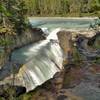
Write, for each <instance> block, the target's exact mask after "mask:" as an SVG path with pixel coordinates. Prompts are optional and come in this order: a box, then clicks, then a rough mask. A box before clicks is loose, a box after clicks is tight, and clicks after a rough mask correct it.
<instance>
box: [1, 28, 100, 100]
mask: <svg viewBox="0 0 100 100" xmlns="http://www.w3.org/2000/svg"><path fill="white" fill-rule="evenodd" d="M35 30H37V29H35ZM51 33H53V37H52V35H51V36H48V38H47V40H42V41H40V42H38V44H37V43H36V44H35V46H34V45H31V47H32V48H30V47H27V46H25V47H24V50H26V51H24V52H23V50H22V49H18V50H14V52H13V53H12V55H11V61H12V62H11V63H9V64H7V66H4V67H2V68H1V69H0V84H1V89H2V90H3V91H0V96H1V97H2V96H5V98H7V96H6V95H5V93H4V91H5V88H6V89H8V90H9V85H8V84H10V85H11V84H13V86H14V88H15V87H16V88H15V90H16V94H17V96H18V95H19V94H21V93H25V92H29V93H27V94H24V95H22V96H20V97H18V99H19V100H22V98H23V100H25V99H26V100H47V99H48V100H64V99H65V100H67V99H68V100H69V99H70V100H89V98H91V100H99V84H100V82H99V78H100V76H99V73H100V72H99V69H100V68H99V63H97V62H96V63H95V62H94V60H95V59H97V58H98V57H100V50H99V49H95V48H92V47H91V46H89V45H88V42H89V40H90V39H91V37H92V38H93V37H95V38H97V37H96V35H95V33H92V34H94V36H91V37H90V38H89V37H86V35H80V34H83V32H80V34H79V32H75V31H74V32H72V31H68V30H66V29H55V30H54V31H52V32H51ZM54 33H55V39H54ZM74 33H78V35H75V34H74ZM84 33H86V32H84ZM40 34H41V31H40ZM73 34H74V35H73ZM88 34H89V35H90V33H88ZM36 35H37V34H36ZM89 35H88V36H89ZM42 36H44V35H42ZM98 36H100V35H98ZM30 37H33V36H30ZM34 37H35V36H34ZM37 37H38V35H37ZM51 37H52V38H51ZM48 39H49V40H48ZM29 40H30V39H29ZM33 40H34V39H33ZM37 40H38V39H37ZM39 40H40V39H39ZM23 41H24V40H23ZM96 41H99V39H95V41H94V42H93V44H95V43H96V44H97V45H99V44H98V43H99V42H96ZM22 43H24V42H22ZM28 43H30V42H28ZM24 45H26V44H24ZM36 45H38V46H36ZM19 47H21V46H19ZM19 47H18V48H19ZM42 47H43V48H42ZM73 47H74V49H73ZM44 48H45V49H44ZM55 50H56V53H55V52H54V51H55ZM75 50H76V52H75ZM28 51H29V53H28ZM40 51H41V52H40ZM21 53H23V54H21ZM16 54H17V55H16ZM39 55H40V56H39ZM73 55H74V56H73ZM41 56H42V58H40V57H41ZM91 56H92V57H93V59H89V58H91ZM45 57H46V59H45V62H44V58H45ZM30 59H31V60H30ZM48 62H49V63H48ZM74 62H76V63H74ZM91 62H92V63H91ZM34 64H35V66H37V67H35V66H34ZM50 64H51V65H52V66H50ZM8 65H9V68H8ZM12 65H13V66H12ZM10 66H11V67H10ZM41 66H42V67H41ZM13 67H14V68H15V69H13ZM49 67H52V70H51V68H50V69H49V70H48V68H49ZM37 68H39V69H37ZM42 68H43V69H42ZM45 68H46V69H45ZM33 69H34V70H35V71H34V70H33ZM32 70H33V72H32ZM44 70H45V71H48V72H49V73H45V75H44V74H43V73H44ZM30 71H31V72H30ZM59 71H60V72H59ZM13 72H14V74H13ZM32 73H34V74H32ZM40 73H41V75H40V76H39V74H40ZM42 74H43V75H42ZM47 76H48V77H47ZM40 77H41V79H39V78H40ZM37 79H38V80H37ZM48 79H49V80H48ZM13 80H14V81H13ZM44 82H45V83H44ZM38 83H39V84H38ZM40 83H41V84H42V86H39V87H37V85H41V84H40ZM92 84H93V87H91V85H92ZM33 86H35V87H33ZM85 86H87V88H85ZM18 87H19V88H20V89H19V88H18ZM34 88H35V90H34V91H32V90H33V89H34ZM87 89H88V90H87ZM21 90H22V91H21ZM31 91H32V92H31ZM47 91H48V92H47ZM84 91H89V92H85V93H86V94H84ZM90 91H92V93H93V94H94V95H93V97H90V95H91V92H90ZM95 91H96V93H95ZM89 93H90V94H89ZM15 96H16V95H15ZM8 97H9V96H8Z"/></svg>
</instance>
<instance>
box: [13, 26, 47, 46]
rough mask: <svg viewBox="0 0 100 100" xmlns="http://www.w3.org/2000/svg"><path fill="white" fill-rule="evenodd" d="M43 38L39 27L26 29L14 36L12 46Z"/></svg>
mask: <svg viewBox="0 0 100 100" xmlns="http://www.w3.org/2000/svg"><path fill="white" fill-rule="evenodd" d="M44 39H45V36H44V33H43V31H42V30H41V29H39V28H33V29H30V30H29V29H27V30H26V31H25V33H23V34H21V35H20V36H16V37H15V43H14V45H13V48H20V47H23V46H25V45H28V44H30V43H35V42H38V41H40V40H44Z"/></svg>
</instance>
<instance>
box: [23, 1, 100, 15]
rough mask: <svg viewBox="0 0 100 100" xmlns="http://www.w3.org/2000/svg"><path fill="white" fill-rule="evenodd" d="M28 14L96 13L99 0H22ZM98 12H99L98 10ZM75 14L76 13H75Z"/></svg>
mask: <svg viewBox="0 0 100 100" xmlns="http://www.w3.org/2000/svg"><path fill="white" fill-rule="evenodd" d="M24 1H25V3H26V7H27V9H28V15H30V16H57V15H59V16H67V15H68V14H69V15H70V14H71V13H76V14H78V16H82V15H83V14H82V13H90V14H91V13H94V14H96V13H98V12H99V10H100V0H24ZM99 13H100V12H99ZM75 16H76V15H75Z"/></svg>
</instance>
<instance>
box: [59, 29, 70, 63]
mask: <svg viewBox="0 0 100 100" xmlns="http://www.w3.org/2000/svg"><path fill="white" fill-rule="evenodd" d="M57 35H58V39H59V44H60V46H61V48H62V50H63V52H64V63H66V64H67V63H68V62H69V60H70V57H71V55H72V34H71V32H69V31H66V30H62V31H59V32H58V33H57Z"/></svg>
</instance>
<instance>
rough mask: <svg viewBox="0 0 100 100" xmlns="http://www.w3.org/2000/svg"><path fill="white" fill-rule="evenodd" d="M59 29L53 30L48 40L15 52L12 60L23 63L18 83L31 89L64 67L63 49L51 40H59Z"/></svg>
mask: <svg viewBox="0 0 100 100" xmlns="http://www.w3.org/2000/svg"><path fill="white" fill-rule="evenodd" d="M57 31H59V29H55V30H54V31H53V32H51V34H50V35H49V36H48V37H47V39H46V40H43V41H40V42H39V43H36V44H32V45H28V46H26V47H23V48H21V49H19V50H16V51H15V52H13V54H12V60H13V61H15V62H18V63H20V64H23V66H22V67H21V68H20V70H19V73H18V74H17V76H16V79H19V80H20V81H19V83H18V82H17V81H16V82H15V84H16V85H23V86H25V87H26V89H27V91H30V90H32V89H34V88H35V87H36V86H37V85H41V84H42V83H44V82H45V81H46V80H48V79H50V78H52V77H53V76H54V74H55V73H56V72H58V71H60V69H62V62H63V53H62V50H61V48H60V46H59V44H58V43H57V42H52V41H50V40H51V39H53V40H55V41H57V36H56V33H57ZM52 34H53V35H52ZM54 34H55V36H54Z"/></svg>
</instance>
